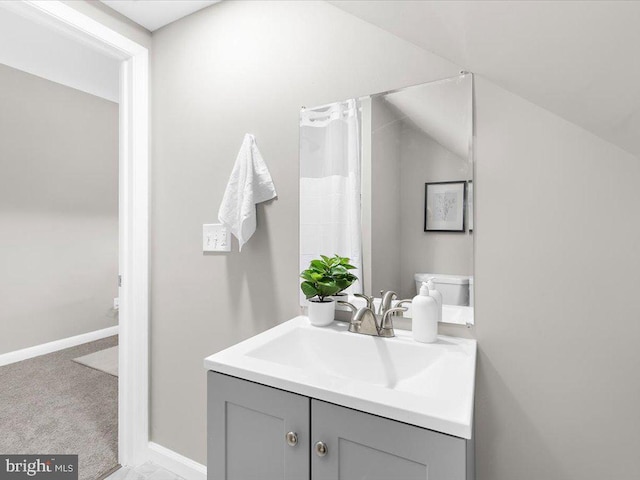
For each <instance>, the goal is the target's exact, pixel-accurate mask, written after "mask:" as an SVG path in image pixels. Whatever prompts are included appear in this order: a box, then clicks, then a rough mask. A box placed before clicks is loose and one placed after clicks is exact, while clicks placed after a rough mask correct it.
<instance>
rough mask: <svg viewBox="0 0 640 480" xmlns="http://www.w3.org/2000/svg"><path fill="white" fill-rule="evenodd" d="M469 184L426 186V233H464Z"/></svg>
mask: <svg viewBox="0 0 640 480" xmlns="http://www.w3.org/2000/svg"><path fill="white" fill-rule="evenodd" d="M466 185H467V182H465V181H456V182H434V183H425V184H424V190H425V193H424V231H425V232H464V225H465V203H466V202H465V201H466V193H467V189H466Z"/></svg>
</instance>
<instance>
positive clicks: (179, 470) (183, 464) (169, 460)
mask: <svg viewBox="0 0 640 480" xmlns="http://www.w3.org/2000/svg"><path fill="white" fill-rule="evenodd" d="M149 460H151V461H152V462H153V463H155V464H157V465H160V466H161V467H162V468H166V469H167V470H169V471H170V472H173V473H175V474H176V475H179V476H180V477H182V478H184V479H185V480H207V467H205V466H204V465H202V464H201V463H198V462H196V461H194V460H191V459H190V458H187V457H185V456H183V455H180V454H179V453H177V452H174V451H173V450H169V449H168V448H166V447H163V446H162V445H158V444H157V443H154V442H149Z"/></svg>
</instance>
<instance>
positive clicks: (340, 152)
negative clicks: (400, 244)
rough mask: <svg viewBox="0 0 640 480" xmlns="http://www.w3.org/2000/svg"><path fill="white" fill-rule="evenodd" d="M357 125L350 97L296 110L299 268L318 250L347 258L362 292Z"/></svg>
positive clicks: (356, 289)
mask: <svg viewBox="0 0 640 480" xmlns="http://www.w3.org/2000/svg"><path fill="white" fill-rule="evenodd" d="M360 178H361V177H360V129H359V124H358V106H357V102H356V101H355V100H347V101H346V102H340V103H333V104H331V105H327V106H325V107H320V108H315V109H308V110H303V111H302V113H301V114H300V271H302V270H304V269H305V268H307V267H308V266H309V262H310V261H311V260H313V259H314V258H319V257H320V255H327V256H333V255H334V254H338V255H340V256H342V257H349V258H350V259H351V264H352V265H354V266H355V267H356V270H354V271H353V273H354V275H356V276H357V277H358V278H359V279H360V281H359V282H356V283H354V285H352V286H351V287H350V288H349V289H348V290H347V292H348V293H361V292H362V234H361V223H360Z"/></svg>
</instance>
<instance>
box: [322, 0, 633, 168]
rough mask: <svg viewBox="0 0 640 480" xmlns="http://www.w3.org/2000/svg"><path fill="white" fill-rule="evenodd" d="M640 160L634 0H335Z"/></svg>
mask: <svg viewBox="0 0 640 480" xmlns="http://www.w3.org/2000/svg"><path fill="white" fill-rule="evenodd" d="M330 3H332V4H333V5H335V6H337V7H338V8H341V9H343V10H345V11H347V12H349V13H352V14H353V15H355V16H357V17H359V18H361V19H363V20H365V21H367V22H370V23H372V24H374V25H377V26H379V27H381V28H383V29H384V30H387V31H389V32H391V33H393V34H395V35H396V36H398V37H401V38H404V39H405V40H408V41H410V42H412V43H414V44H416V45H418V46H420V47H422V48H424V49H426V50H429V51H430V52H432V53H435V54H437V55H439V56H441V57H444V58H446V59H448V60H450V61H453V62H455V63H456V64H458V65H460V66H461V67H462V68H464V69H465V70H470V71H472V72H474V73H477V74H480V75H482V76H484V77H486V78H488V79H490V80H492V81H494V82H495V83H497V84H499V85H501V86H503V87H504V88H506V89H507V90H510V91H512V92H514V93H516V94H518V95H520V96H522V97H524V98H527V99H528V100H530V101H532V102H534V103H536V104H538V105H540V106H542V107H543V108H546V109H547V110H550V111H552V112H554V113H556V114H558V115H560V116H561V117H563V118H565V119H567V120H569V121H571V122H572V123H575V124H577V125H580V126H582V127H583V128H585V129H587V130H589V131H591V132H593V133H595V134H596V135H598V136H600V137H602V138H604V139H606V140H608V141H610V142H612V143H614V144H616V145H618V146H620V147H621V148H623V149H625V150H627V151H629V152H631V153H633V154H634V155H636V156H640V27H639V25H640V2H638V1H629V2H615V1H563V2H560V1H557V2H546V1H532V2H519V1H459V2H451V1H428V2H427V1H422V2H421V1H398V0H396V1H385V0H375V1H362V0H357V1H331V2H330Z"/></svg>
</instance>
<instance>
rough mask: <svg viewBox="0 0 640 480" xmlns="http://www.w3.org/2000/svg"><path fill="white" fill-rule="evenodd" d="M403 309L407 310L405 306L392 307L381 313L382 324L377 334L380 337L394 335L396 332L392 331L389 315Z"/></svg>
mask: <svg viewBox="0 0 640 480" xmlns="http://www.w3.org/2000/svg"><path fill="white" fill-rule="evenodd" d="M405 311H407V308H405V307H394V308H390V309H388V310H386V311H385V312H384V314H383V315H382V324H381V325H380V332H379V335H380V336H381V337H395V336H396V334H395V332H394V331H393V321H392V320H391V317H393V316H394V315H396V314H397V313H400V312H405Z"/></svg>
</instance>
